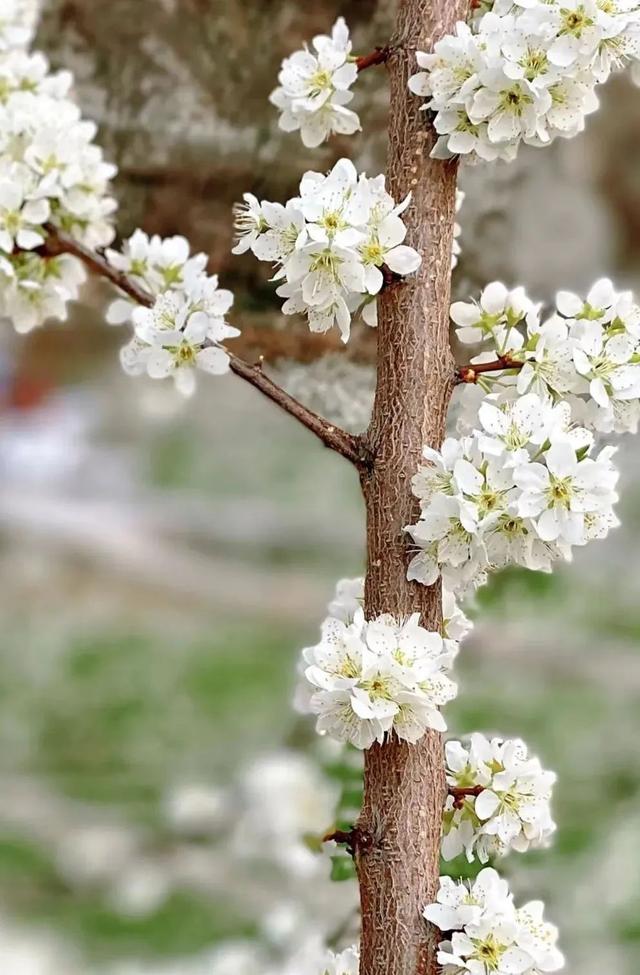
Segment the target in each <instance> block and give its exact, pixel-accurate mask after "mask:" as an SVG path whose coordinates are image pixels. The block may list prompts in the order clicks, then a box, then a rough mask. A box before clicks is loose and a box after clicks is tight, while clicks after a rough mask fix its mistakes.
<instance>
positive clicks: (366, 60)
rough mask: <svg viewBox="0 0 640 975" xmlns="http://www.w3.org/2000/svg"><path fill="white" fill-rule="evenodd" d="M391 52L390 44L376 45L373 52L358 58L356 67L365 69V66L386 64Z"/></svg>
mask: <svg viewBox="0 0 640 975" xmlns="http://www.w3.org/2000/svg"><path fill="white" fill-rule="evenodd" d="M390 54H391V48H390V46H389V45H388V44H387V45H386V47H376V48H375V49H374V50H373V51H372V52H371V54H365V55H363V56H362V57H359V58H356V68H357V69H358V71H364V70H365V68H371V67H373V66H374V65H376V64H385V63H386V62H387V61H388V60H389V55H390Z"/></svg>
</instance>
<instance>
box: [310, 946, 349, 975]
mask: <svg viewBox="0 0 640 975" xmlns="http://www.w3.org/2000/svg"><path fill="white" fill-rule="evenodd" d="M359 970H360V949H359V948H358V946H357V945H354V946H353V947H352V948H347V949H346V950H345V951H340V952H338V953H337V954H336V952H334V951H328V952H327V954H326V956H325V958H324V959H323V964H322V967H321V968H320V970H319V972H318V973H317V975H358V971H359Z"/></svg>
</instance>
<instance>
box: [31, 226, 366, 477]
mask: <svg viewBox="0 0 640 975" xmlns="http://www.w3.org/2000/svg"><path fill="white" fill-rule="evenodd" d="M46 230H47V233H48V236H47V239H46V241H45V243H44V244H43V246H42V247H41V248H40V253H41V254H43V255H44V256H47V257H55V256H58V255H60V254H71V255H72V256H73V257H77V258H78V259H79V260H81V261H82V263H83V264H84V265H85V267H87V268H88V270H89V271H91V272H92V273H93V274H95V275H97V276H98V277H102V278H106V279H107V280H108V281H111V283H112V284H114V285H115V286H116V287H117V288H119V289H120V291H122V292H124V294H126V295H128V296H129V297H130V298H132V299H133V301H135V302H136V303H137V304H139V305H143V306H144V307H145V308H152V307H153V305H154V303H155V299H154V297H153V295H151V294H149V292H148V291H146V290H145V289H144V288H141V287H140V286H139V285H138V284H136V283H135V281H133V280H132V279H131V278H129V277H128V276H127V275H126V274H124V273H123V272H122V271H118V270H117V269H116V268H114V267H113V266H112V265H111V264H110V263H109V261H108V260H107V259H106V258H105V257H104V255H103V254H100V253H98V252H97V251H92V250H90V249H89V248H88V247H85V246H84V244H81V243H79V242H78V241H77V240H74V239H73V237H70V236H69V235H68V234H65V233H63V232H62V231H61V230H58V229H57V228H56V227H53V226H52V225H50V224H49V225H47V227H46ZM227 353H228V355H229V365H230V368H231V371H232V372H233V373H235V375H236V376H239V377H240V378H241V379H244V380H245V381H246V382H248V383H249V384H250V385H251V386H253V387H254V388H255V389H258V390H259V391H260V392H261V393H262V394H263V395H264V396H266V397H267V399H270V400H271V402H272V403H276V404H277V405H278V406H279V407H280V408H281V409H282V410H284V411H285V413H288V414H289V416H292V417H294V418H295V419H296V420H298V421H299V422H300V423H302V425H303V426H305V427H306V428H307V429H308V430H310V431H311V432H312V433H313V434H315V436H316V437H318V439H319V440H321V441H322V443H323V444H324V445H325V446H326V447H330V448H331V449H332V450H335V451H336V452H337V453H339V454H342V456H343V457H345V458H346V459H347V460H350V461H351V463H352V464H355V466H356V467H358V468H359V469H361V470H367V469H369V468H370V467H371V463H372V458H371V454H370V452H369V451H368V449H367V448H366V447H365V445H364V443H363V442H362V439H361V438H360V437H356V436H353V435H352V434H350V433H347V431H346V430H342V429H341V428H340V427H337V426H334V425H333V424H332V423H329V421H328V420H325V419H324V417H322V416H319V414H317V413H314V412H313V410H310V409H308V408H307V407H306V406H304V405H303V404H302V403H300V402H299V400H297V399H295V398H294V397H293V396H290V395H289V393H287V392H286V390H284V389H282V387H281V386H278V384H277V383H274V382H273V380H272V379H269V377H268V376H267V375H266V374H265V373H264V372H263V370H262V362H260V361H259V362H258V363H257V364H256V365H253V366H252V365H250V364H249V363H248V362H245V361H244V359H240V358H239V357H238V356H236V355H233V353H230V352H228V350H227Z"/></svg>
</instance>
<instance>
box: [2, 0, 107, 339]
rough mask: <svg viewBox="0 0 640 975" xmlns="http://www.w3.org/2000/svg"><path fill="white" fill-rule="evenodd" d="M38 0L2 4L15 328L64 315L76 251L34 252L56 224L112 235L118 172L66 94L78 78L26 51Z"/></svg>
mask: <svg viewBox="0 0 640 975" xmlns="http://www.w3.org/2000/svg"><path fill="white" fill-rule="evenodd" d="M38 8H39V4H37V3H35V2H33V0H4V2H3V4H2V10H1V11H0V106H1V108H2V111H1V112H0V252H1V254H2V258H1V260H0V313H1V314H2V315H3V316H5V317H7V318H9V319H10V320H11V321H12V322H13V324H14V326H15V328H16V329H17V330H18V331H21V332H25V331H29V330H31V329H33V328H36V327H37V326H40V325H42V324H43V323H44V322H45V321H46V320H48V319H50V318H57V319H59V320H64V319H65V318H66V317H67V304H68V302H69V301H71V300H73V299H75V298H76V297H77V293H78V286H79V284H80V283H81V282H82V280H84V272H83V271H82V270H81V269H80V266H79V264H78V262H77V261H76V260H75V259H73V258H67V257H66V256H65V257H64V259H63V258H61V257H59V256H54V255H51V256H49V255H48V254H46V253H38V254H36V253H34V252H35V250H36V249H39V248H40V247H41V245H43V244H44V243H45V239H46V237H47V236H48V233H49V225H51V226H53V227H55V228H57V229H59V230H61V231H64V232H65V233H68V234H71V235H72V236H74V237H75V238H77V239H78V240H79V241H80V242H82V243H84V244H86V245H87V246H89V247H103V246H105V245H107V244H109V243H110V242H111V240H112V239H113V235H114V230H113V225H112V215H113V212H114V210H115V206H116V204H115V201H114V200H113V198H112V197H111V196H110V195H109V183H110V180H111V179H112V178H113V176H114V174H115V172H116V170H115V167H114V166H111V165H110V164H108V163H106V162H105V161H104V159H103V155H102V150H101V149H100V148H99V146H97V145H96V143H95V141H94V139H95V135H96V131H97V130H96V126H95V125H94V124H93V123H92V122H88V121H86V120H83V119H82V117H81V113H80V111H79V109H78V107H77V105H75V104H74V102H73V101H72V100H71V99H70V97H69V92H70V88H71V84H72V80H73V79H72V76H71V74H70V73H69V72H67V71H61V72H56V73H53V72H51V71H50V70H49V64H48V61H47V59H46V58H45V57H44V56H43V55H42V54H38V53H29V52H28V51H27V50H26V47H27V45H28V44H29V42H30V40H31V35H32V32H33V28H34V26H35V21H36V18H37V13H38Z"/></svg>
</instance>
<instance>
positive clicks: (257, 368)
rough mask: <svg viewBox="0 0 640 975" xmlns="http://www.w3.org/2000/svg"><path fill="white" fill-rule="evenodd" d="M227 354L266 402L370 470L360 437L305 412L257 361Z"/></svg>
mask: <svg viewBox="0 0 640 975" xmlns="http://www.w3.org/2000/svg"><path fill="white" fill-rule="evenodd" d="M227 353H228V355H229V360H230V366H231V371H232V372H234V373H235V374H236V376H240V378H241V379H244V380H246V382H248V383H250V384H251V385H252V386H254V387H255V388H256V389H259V390H260V392H261V393H263V394H264V396H266V397H267V399H270V400H271V402H272V403H276V404H277V405H278V406H279V407H280V408H281V409H282V410H284V411H285V413H288V414H289V416H293V417H294V418H295V419H296V420H299V422H300V423H302V425H303V426H305V427H306V428H307V430H310V431H311V433H314V434H315V435H316V437H318V439H319V440H321V441H322V442H323V444H324V445H325V447H330V448H331V449H332V450H335V451H336V452H337V453H339V454H342V456H343V457H346V459H347V460H350V461H351V463H352V464H355V466H356V467H357V468H359V469H360V470H369V469H370V467H371V465H372V463H373V457H372V455H371V453H370V452H369V450H368V449H367V448H366V447H365V445H364V443H363V442H362V439H361V438H360V437H355V436H353V435H352V434H350V433H347V431H346V430H343V429H342V428H341V427H336V426H334V425H333V424H331V423H329V422H328V421H327V420H325V419H324V417H322V416H319V415H318V414H317V413H314V412H313V411H312V410H309V409H307V407H306V406H304V405H303V404H302V403H301V402H300V401H299V400H297V399H294V397H293V396H290V395H289V393H287V392H286V391H285V390H284V389H283V388H282V387H281V386H278V384H277V383H274V382H273V380H272V379H269V377H268V376H267V375H266V374H265V373H264V372H263V371H262V365H261V363H260V362H258V363H257V364H256V365H254V366H251V365H249V363H248V362H245V361H244V359H239V358H238V357H237V356H235V355H233V354H232V353H231V352H229V350H228V349H227Z"/></svg>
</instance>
